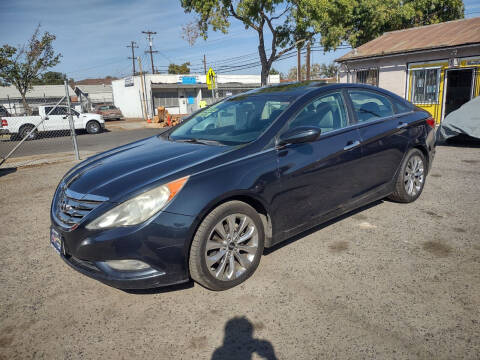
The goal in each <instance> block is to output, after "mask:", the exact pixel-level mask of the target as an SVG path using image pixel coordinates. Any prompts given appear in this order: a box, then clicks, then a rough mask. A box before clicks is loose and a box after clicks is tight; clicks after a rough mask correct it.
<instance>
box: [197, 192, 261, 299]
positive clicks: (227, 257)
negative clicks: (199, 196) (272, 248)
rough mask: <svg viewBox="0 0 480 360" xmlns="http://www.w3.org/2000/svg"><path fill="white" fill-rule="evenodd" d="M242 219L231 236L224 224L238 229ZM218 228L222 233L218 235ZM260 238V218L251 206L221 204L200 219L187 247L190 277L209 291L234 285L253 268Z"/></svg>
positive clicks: (242, 280)
mask: <svg viewBox="0 0 480 360" xmlns="http://www.w3.org/2000/svg"><path fill="white" fill-rule="evenodd" d="M234 219H235V220H234ZM243 219H245V223H244V227H243V229H240V231H239V233H238V234H237V233H236V232H235V231H234V232H233V233H234V237H233V239H232V238H231V237H229V236H230V234H231V233H230V230H229V228H230V227H229V225H228V224H229V223H232V224H233V226H232V228H234V229H237V230H238V229H239V228H240V227H241V225H242V221H243ZM229 220H231V222H230V221H229ZM252 227H253V229H252ZM222 228H223V236H221V234H220V233H221V229H222ZM217 229H219V230H220V231H219V230H217ZM249 234H250V235H249ZM222 238H224V239H225V240H224V241H222ZM242 238H244V240H242ZM245 239H247V240H245ZM235 240H236V241H235ZM264 241H265V235H264V229H263V224H262V220H261V219H260V216H259V215H258V213H257V212H256V211H255V209H254V208H252V207H251V206H250V205H248V204H246V203H244V202H241V201H229V202H226V203H224V204H221V205H219V206H218V207H216V208H215V209H213V210H212V211H211V212H210V213H209V214H208V215H207V216H206V217H205V219H203V221H202V223H201V224H200V226H199V227H198V229H197V232H196V233H195V236H194V238H193V241H192V245H191V248H190V257H189V269H190V276H191V277H192V279H193V280H195V281H196V282H197V283H199V284H200V285H202V286H204V287H206V288H208V289H210V290H215V291H219V290H227V289H230V288H232V287H234V286H237V285H238V284H240V283H242V282H244V281H245V280H247V279H248V278H249V277H250V276H252V274H253V273H254V272H255V270H256V269H257V267H258V264H259V263H260V257H261V256H262V253H263V248H264ZM207 243H208V247H209V249H208V250H207ZM222 254H223V255H222ZM215 259H216V261H215ZM207 261H208V262H207ZM232 265H233V266H232ZM217 273H218V275H216V274H217Z"/></svg>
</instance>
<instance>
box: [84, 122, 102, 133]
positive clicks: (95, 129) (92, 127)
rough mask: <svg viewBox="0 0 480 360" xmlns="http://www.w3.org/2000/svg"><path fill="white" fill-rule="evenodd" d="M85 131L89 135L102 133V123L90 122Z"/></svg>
mask: <svg viewBox="0 0 480 360" xmlns="http://www.w3.org/2000/svg"><path fill="white" fill-rule="evenodd" d="M85 129H86V130H87V133H89V134H99V133H101V132H102V127H101V126H100V123H99V122H98V121H95V120H90V121H89V122H88V123H87V126H86V127H85Z"/></svg>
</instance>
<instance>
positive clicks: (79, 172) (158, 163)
mask: <svg viewBox="0 0 480 360" xmlns="http://www.w3.org/2000/svg"><path fill="white" fill-rule="evenodd" d="M232 149H233V148H232V147H228V146H213V145H203V144H194V143H179V142H172V141H168V140H165V139H162V138H161V137H159V136H154V137H151V138H147V139H144V140H140V141H137V142H134V143H131V144H128V145H125V146H121V147H119V148H116V149H113V150H110V151H107V152H105V153H102V154H98V155H96V156H94V157H92V158H89V159H87V160H85V161H84V162H83V163H80V164H79V165H77V166H76V167H75V168H73V169H72V170H71V171H70V172H69V173H68V174H67V175H66V176H65V178H64V180H63V181H62V183H64V184H65V185H66V186H67V187H68V188H69V189H70V190H73V191H75V192H77V193H81V194H93V195H98V196H104V197H107V198H109V199H110V201H112V202H117V201H121V200H123V198H124V197H125V196H126V195H128V194H134V193H136V192H138V191H140V190H142V189H143V188H144V187H146V186H149V185H151V184H154V183H155V184H156V183H158V185H160V184H161V183H162V182H163V180H165V181H171V180H174V179H176V178H177V177H183V176H186V175H190V174H191V172H192V171H193V168H194V167H195V166H197V165H200V164H202V163H204V162H206V161H208V160H211V159H213V158H215V157H218V156H220V155H222V154H224V153H226V152H229V151H231V150H232ZM176 175H178V176H176Z"/></svg>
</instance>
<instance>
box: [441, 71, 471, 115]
mask: <svg viewBox="0 0 480 360" xmlns="http://www.w3.org/2000/svg"><path fill="white" fill-rule="evenodd" d="M472 88H473V69H458V70H457V69H450V70H447V92H446V95H445V116H447V115H448V114H450V113H451V112H452V111H454V110H457V109H458V108H459V107H460V106H462V105H463V104H465V103H466V102H468V101H470V99H471V98H472Z"/></svg>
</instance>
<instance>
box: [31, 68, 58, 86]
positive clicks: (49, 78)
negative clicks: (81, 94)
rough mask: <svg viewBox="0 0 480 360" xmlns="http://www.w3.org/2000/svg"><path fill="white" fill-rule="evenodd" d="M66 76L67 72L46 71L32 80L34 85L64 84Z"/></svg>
mask: <svg viewBox="0 0 480 360" xmlns="http://www.w3.org/2000/svg"><path fill="white" fill-rule="evenodd" d="M65 78H66V75H65V74H62V73H61V72H57V71H47V72H46V73H44V74H42V75H40V76H39V77H38V78H37V79H35V80H33V81H32V84H33V85H62V84H63V81H64V79H65Z"/></svg>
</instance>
